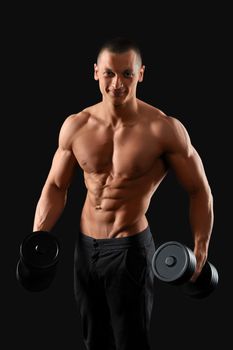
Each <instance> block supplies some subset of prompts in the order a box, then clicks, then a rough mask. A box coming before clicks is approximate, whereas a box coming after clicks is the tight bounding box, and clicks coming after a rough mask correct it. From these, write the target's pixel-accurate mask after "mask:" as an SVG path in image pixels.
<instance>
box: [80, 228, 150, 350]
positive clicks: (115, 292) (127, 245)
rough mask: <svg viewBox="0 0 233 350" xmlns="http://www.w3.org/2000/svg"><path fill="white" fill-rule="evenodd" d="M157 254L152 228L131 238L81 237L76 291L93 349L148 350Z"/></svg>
mask: <svg viewBox="0 0 233 350" xmlns="http://www.w3.org/2000/svg"><path fill="white" fill-rule="evenodd" d="M154 252H155V245H154V240H153V236H152V234H151V231H150V229H149V227H147V228H146V229H145V230H144V231H142V232H139V233H137V234H135V235H133V236H130V237H123V238H109V239H108V238H107V239H94V238H92V237H89V236H87V235H85V234H83V233H79V236H78V240H77V244H76V247H75V256H74V293H75V299H76V302H77V305H78V309H79V311H80V317H81V323H82V334H83V340H84V344H85V346H86V348H87V350H99V349H101V350H148V349H150V332H149V331H150V320H151V313H152V307H153V299H154V274H153V271H152V267H151V260H152V256H153V254H154Z"/></svg>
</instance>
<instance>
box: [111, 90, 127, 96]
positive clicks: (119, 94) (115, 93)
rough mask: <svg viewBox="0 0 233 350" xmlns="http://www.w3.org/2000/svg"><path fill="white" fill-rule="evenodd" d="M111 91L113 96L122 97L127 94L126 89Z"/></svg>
mask: <svg viewBox="0 0 233 350" xmlns="http://www.w3.org/2000/svg"><path fill="white" fill-rule="evenodd" d="M109 93H110V95H111V96H113V97H122V96H124V95H125V93H126V91H125V90H110V91H109Z"/></svg>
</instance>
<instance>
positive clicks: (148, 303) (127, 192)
mask: <svg viewBox="0 0 233 350" xmlns="http://www.w3.org/2000/svg"><path fill="white" fill-rule="evenodd" d="M144 70H145V66H144V65H143V64H142V56H141V53H140V49H139V48H138V46H137V45H136V44H135V43H133V42H131V41H130V40H127V39H124V38H116V39H113V40H110V41H108V42H107V43H105V44H104V45H103V46H102V47H101V49H100V50H99V53H98V57H97V63H96V64H95V65H94V78H95V80H97V81H98V82H99V88H100V91H101V94H102V100H101V101H100V102H99V103H97V104H95V105H93V106H90V107H87V108H86V109H84V110H83V111H81V112H79V113H77V114H74V115H71V116H68V117H67V119H66V120H65V121H64V123H63V125H62V127H61V130H60V135H59V144H58V148H57V151H56V152H55V155H54V158H53V162H52V166H51V169H50V171H49V174H48V177H47V180H46V182H45V185H44V187H43V190H42V193H41V196H40V199H39V201H38V204H37V208H36V213H35V219H34V227H33V231H40V230H41V231H50V230H52V228H53V226H54V225H55V223H56V222H57V220H58V218H59V216H60V215H61V213H62V211H63V209H64V207H65V204H66V200H67V191H68V188H69V185H70V183H71V181H72V177H73V174H74V169H75V167H76V166H77V164H78V165H79V166H80V167H81V168H82V170H83V173H84V180H85V185H86V187H87V195H86V199H85V203H84V206H83V210H82V214H81V220H80V230H79V234H78V239H77V245H76V249H75V264H74V267H75V268H74V281H75V297H76V300H77V304H78V306H79V309H80V315H81V321H82V332H83V339H84V343H85V346H86V348H87V349H88V350H94V349H101V350H113V349H115V350H131V349H134V350H139V349H140V350H147V349H150V344H149V343H150V341H149V324H150V317H151V311H152V305H153V281H154V276H153V273H152V271H151V258H152V255H153V253H154V251H155V248H154V240H153V236H152V234H151V232H150V229H149V223H148V221H147V218H146V215H145V214H146V212H147V209H148V207H149V204H150V200H151V197H152V195H153V193H154V192H155V191H156V189H157V188H158V186H159V184H160V183H161V181H162V180H163V179H164V177H165V176H166V174H167V172H168V171H169V168H172V169H173V170H174V172H175V174H176V176H177V179H178V181H179V182H180V183H181V184H182V186H183V187H184V189H185V190H186V191H187V193H188V195H189V199H190V226H191V231H192V234H193V241H194V253H195V256H196V259H197V267H196V271H195V273H194V275H193V276H192V280H193V281H194V280H195V279H196V278H197V276H198V275H199V273H200V272H201V269H202V267H203V265H204V263H205V261H206V260H207V255H208V246H209V241H210V237H211V231H212V226H213V201H212V195H211V190H210V186H209V184H208V180H207V177H206V174H205V171H204V167H203V164H202V161H201V159H200V156H199V155H198V153H197V151H196V150H195V148H194V147H193V145H192V143H191V141H190V137H189V135H188V132H187V130H186V129H185V127H184V125H183V124H182V123H181V122H180V121H179V120H178V119H177V118H174V117H171V116H167V115H165V114H164V113H163V112H162V111H161V110H159V109H158V108H156V107H154V106H151V105H149V104H147V103H145V102H143V101H141V100H140V99H138V98H137V97H136V89H137V84H138V83H139V82H142V81H143V75H144Z"/></svg>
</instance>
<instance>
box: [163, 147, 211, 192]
mask: <svg viewBox="0 0 233 350" xmlns="http://www.w3.org/2000/svg"><path fill="white" fill-rule="evenodd" d="M166 159H167V161H168V163H169V165H170V166H171V168H172V169H173V170H174V172H175V175H176V177H177V179H178V181H179V182H180V184H181V185H182V186H183V187H184V188H185V189H186V190H187V191H188V192H189V193H192V192H196V191H199V190H202V189H205V188H207V187H208V181H207V178H206V174H205V170H204V166H203V163H202V160H201V158H200V156H199V154H198V152H197V151H196V150H195V148H194V147H193V146H191V147H190V150H189V152H187V153H183V152H174V153H170V154H168V155H167V156H166Z"/></svg>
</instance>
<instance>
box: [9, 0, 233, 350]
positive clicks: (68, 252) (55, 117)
mask: <svg viewBox="0 0 233 350" xmlns="http://www.w3.org/2000/svg"><path fill="white" fill-rule="evenodd" d="M86 7H87V8H86V9H84V8H82V9H81V8H79V7H78V5H77V8H72V7H69V6H68V5H66V6H64V4H63V5H58V4H56V6H55V5H54V7H48V6H42V5H40V6H39V5H38V6H36V5H33V6H31V5H27V6H26V5H24V6H23V5H22V4H20V5H14V6H12V7H11V8H5V9H4V11H3V17H4V21H3V28H2V34H3V40H2V60H3V62H4V63H3V65H2V67H3V69H2V77H3V80H2V81H3V82H4V83H3V87H4V89H3V95H2V96H3V108H4V107H5V108H4V113H3V117H2V122H4V124H2V125H4V126H3V127H2V139H3V140H4V137H5V140H7V141H4V142H3V147H2V150H3V154H2V165H3V174H2V175H3V180H2V187H3V189H2V190H3V193H4V192H5V193H6V196H4V197H3V196H2V199H3V202H4V208H5V209H6V210H4V211H3V213H4V215H3V218H2V222H3V224H4V225H3V227H4V232H3V239H4V244H3V246H2V251H3V270H4V271H3V278H4V283H2V293H3V297H2V301H3V303H4V305H3V308H2V310H3V311H4V312H3V313H2V315H3V324H4V332H3V333H4V334H3V338H4V336H5V337H6V342H7V348H15V345H13V344H15V341H16V342H17V347H18V348H23V349H31V348H33V349H35V350H36V349H40V348H42V347H43V349H45V350H47V349H55V348H66V349H69V350H72V349H80V350H82V349H84V347H83V343H82V338H81V335H80V321H79V314H78V312H77V309H76V305H75V301H74V296H73V249H74V243H75V240H76V234H77V231H78V225H79V217H80V211H81V208H82V204H83V201H84V198H85V194H86V190H85V187H84V184H83V176H82V173H81V171H78V173H77V176H76V178H75V179H74V182H73V184H72V186H71V188H70V191H69V199H68V203H67V206H66V209H65V211H64V213H63V215H62V216H61V218H60V220H59V221H58V223H57V224H56V226H55V227H54V234H56V235H57V236H58V237H59V239H60V241H61V243H62V253H61V259H60V262H59V268H58V272H57V275H56V278H55V280H54V282H53V283H52V285H51V287H50V288H49V289H48V290H46V291H43V292H41V293H30V292H28V291H26V290H24V289H23V288H22V287H21V285H19V283H18V282H17V280H16V278H15V267H16V263H17V261H18V254H19V245H20V243H21V241H22V240H23V238H24V237H25V236H26V235H27V234H28V233H30V232H31V230H32V224H33V218H34V211H35V206H36V203H37V200H38V199H39V195H40V191H41V189H42V186H43V184H44V181H45V179H46V176H47V173H48V170H49V168H50V165H51V160H52V156H53V153H54V151H55V150H56V147H57V139H58V132H59V129H60V127H61V125H62V123H63V121H64V119H65V118H66V117H67V116H68V115H69V114H72V113H76V112H79V111H80V110H82V108H84V107H86V106H89V105H92V104H94V103H96V102H98V101H99V100H100V97H101V96H100V93H99V90H98V83H97V82H96V81H94V79H93V64H94V63H95V59H96V51H97V48H98V46H99V45H100V44H101V43H102V42H103V41H104V40H105V39H107V38H109V37H112V36H115V35H126V36H129V37H132V38H134V39H136V40H137V42H138V43H139V45H140V46H141V48H142V51H143V53H144V64H145V65H146V71H145V78H144V82H143V83H142V84H139V86H138V97H139V98H140V99H143V100H145V101H146V102H148V103H150V104H152V105H154V106H156V107H158V108H160V109H162V110H163V111H164V112H165V113H167V114H168V115H172V116H175V117H177V118H178V119H179V120H180V121H181V122H182V123H183V124H184V125H185V126H186V128H187V130H188V132H189V134H190V137H191V139H192V142H193V144H194V146H195V148H196V149H197V150H198V152H199V154H200V156H201V157H202V160H203V163H204V166H205V170H206V173H207V177H208V179H209V182H210V186H211V188H212V192H213V196H214V208H215V223H214V228H213V234H212V239H211V244H210V250H209V260H210V261H211V262H212V263H213V264H214V265H215V266H216V267H217V269H218V272H219V285H218V288H217V289H216V290H215V291H214V293H213V294H211V295H210V296H209V297H208V298H206V299H203V300H193V299H188V298H187V297H185V296H184V295H181V293H180V292H179V291H177V290H176V289H175V288H173V287H169V286H167V285H163V284H162V283H160V281H157V282H156V288H155V294H156V296H155V304H154V312H153V317H152V323H151V344H152V349H155V348H156V349H169V348H170V347H171V346H172V347H175V348H176V347H177V348H178V347H179V349H187V348H189V349H195V348H197V347H200V348H204V347H206V348H208V349H209V348H211V347H212V346H214V345H217V346H219V345H220V344H223V343H225V342H226V343H228V342H230V340H231V335H230V334H229V326H228V321H227V318H228V316H231V313H232V302H231V294H232V293H231V288H230V284H231V282H230V278H231V275H232V273H231V263H230V258H231V250H232V248H231V238H230V237H231V212H230V209H231V201H229V199H231V182H230V180H231V174H230V170H229V166H230V161H231V159H232V157H231V154H230V149H231V143H230V140H231V135H230V126H229V123H230V119H231V115H230V92H231V86H230V85H229V82H231V79H230V76H231V70H230V61H231V59H230V40H232V38H231V36H230V22H229V15H228V13H229V9H227V8H225V7H224V6H222V7H219V6H217V5H216V6H215V7H214V6H213V4H211V6H206V7H205V8H204V7H203V6H199V7H197V6H196V7H195V6H194V5H189V7H187V5H186V7H181V6H180V7H179V6H177V5H176V6H175V5H171V4H169V3H167V4H165V6H164V8H159V7H158V6H157V5H153V6H152V5H151V6H149V5H148V4H146V3H145V2H144V3H142V4H138V5H135V4H132V5H131V4H128V5H127V4H126V3H112V4H106V5H101V4H99V3H98V5H97V4H90V6H86ZM229 202H230V203H229ZM147 217H148V220H149V223H150V226H151V230H152V232H153V235H154V237H155V238H156V243H157V244H159V243H161V242H164V241H167V240H178V241H180V242H183V243H185V244H187V245H189V246H190V247H192V237H191V232H190V228H189V223H188V199H187V196H186V194H185V193H184V191H183V189H182V188H180V186H179V185H178V184H177V182H176V179H175V178H174V177H173V174H169V175H168V176H167V178H166V179H165V180H164V181H163V183H162V184H161V185H160V187H159V189H158V190H157V192H156V193H155V194H154V196H153V198H152V201H151V205H150V208H149V210H148V212H147Z"/></svg>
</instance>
